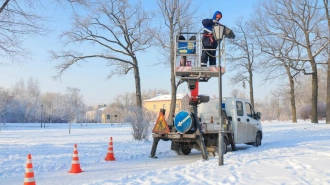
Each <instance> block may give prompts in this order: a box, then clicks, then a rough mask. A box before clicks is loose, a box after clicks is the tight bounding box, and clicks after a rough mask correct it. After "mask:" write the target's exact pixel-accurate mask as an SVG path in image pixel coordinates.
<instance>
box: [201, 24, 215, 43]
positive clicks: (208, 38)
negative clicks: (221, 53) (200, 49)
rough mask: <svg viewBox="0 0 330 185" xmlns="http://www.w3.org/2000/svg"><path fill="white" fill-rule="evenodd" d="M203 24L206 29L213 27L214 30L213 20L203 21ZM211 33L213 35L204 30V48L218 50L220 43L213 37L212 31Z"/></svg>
mask: <svg viewBox="0 0 330 185" xmlns="http://www.w3.org/2000/svg"><path fill="white" fill-rule="evenodd" d="M202 24H203V26H204V28H206V27H211V28H212V26H213V25H214V23H213V19H203V21H202ZM210 31H211V33H210V32H208V31H206V30H204V33H203V40H202V43H203V46H208V47H212V48H217V47H218V42H217V41H216V40H215V38H214V37H213V35H212V29H211V30H210ZM210 34H211V35H210ZM211 38H212V39H211Z"/></svg>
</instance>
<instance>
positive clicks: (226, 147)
mask: <svg viewBox="0 0 330 185" xmlns="http://www.w3.org/2000/svg"><path fill="white" fill-rule="evenodd" d="M227 150H228V141H227V139H226V137H223V149H222V152H223V154H226V153H227Z"/></svg>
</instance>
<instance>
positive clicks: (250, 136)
mask: <svg viewBox="0 0 330 185" xmlns="http://www.w3.org/2000/svg"><path fill="white" fill-rule="evenodd" d="M245 110H246V115H247V118H246V128H247V142H254V140H255V138H256V134H257V131H258V128H259V121H258V120H256V118H255V112H254V110H253V107H252V105H251V104H250V103H248V102H245Z"/></svg>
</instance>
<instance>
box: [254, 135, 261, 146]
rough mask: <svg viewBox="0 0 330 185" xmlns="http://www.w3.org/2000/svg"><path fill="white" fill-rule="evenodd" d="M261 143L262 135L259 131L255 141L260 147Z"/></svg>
mask: <svg viewBox="0 0 330 185" xmlns="http://www.w3.org/2000/svg"><path fill="white" fill-rule="evenodd" d="M260 145H261V135H260V134H259V133H257V136H256V140H255V141H254V142H253V146H254V147H258V146H260Z"/></svg>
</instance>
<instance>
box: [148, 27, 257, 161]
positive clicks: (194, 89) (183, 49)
mask: <svg viewBox="0 0 330 185" xmlns="http://www.w3.org/2000/svg"><path fill="white" fill-rule="evenodd" d="M203 36H204V35H203V33H189V32H186V33H179V35H178V36H177V37H176V49H175V52H176V53H175V65H174V69H173V71H175V75H176V77H177V78H179V80H180V81H182V82H187V85H188V88H189V90H190V99H189V105H191V111H185V110H182V111H179V112H178V113H177V114H176V115H173V117H174V121H173V123H166V121H165V118H164V115H165V110H163V109H161V111H160V114H159V117H158V120H157V122H156V124H155V127H154V129H153V134H152V136H153V145H152V149H151V154H150V157H152V158H155V157H156V156H155V154H156V149H157V145H158V142H159V141H160V140H164V141H171V149H172V150H174V151H175V152H176V153H177V154H179V155H188V154H189V153H190V152H191V150H192V149H196V150H198V151H201V153H202V156H203V159H207V158H208V154H210V153H212V154H214V155H215V154H216V153H218V154H219V164H222V163H223V154H224V153H226V152H227V146H229V145H231V149H232V150H233V151H235V150H236V144H240V143H245V144H251V145H254V146H259V145H261V140H262V127H261V123H260V113H259V112H257V113H256V112H255V111H254V109H253V107H252V106H251V104H250V102H249V101H248V100H244V99H239V98H233V97H226V98H222V75H223V74H224V73H225V66H226V63H225V62H224V63H223V64H222V63H221V58H222V57H223V58H224V59H225V57H224V51H225V48H224V45H225V44H224V41H225V38H230V39H233V38H235V34H234V33H233V32H232V31H231V30H230V29H228V28H226V27H225V26H224V25H220V24H217V25H214V27H213V36H214V39H215V40H216V41H217V42H218V56H217V57H218V61H217V64H218V66H209V67H205V66H204V65H203V66H201V62H200V58H201V53H202V52H207V51H208V50H215V49H209V48H203V44H202V40H203V39H202V37H203ZM186 38H187V40H186ZM221 43H222V45H221ZM221 46H222V48H221ZM212 57H216V56H212ZM212 77H216V78H218V79H219V84H218V86H219V98H218V99H211V100H210V98H209V96H205V95H199V94H198V84H199V82H208V80H209V79H210V78H212ZM220 105H221V106H220ZM220 118H221V119H220ZM220 156H221V157H220Z"/></svg>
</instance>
